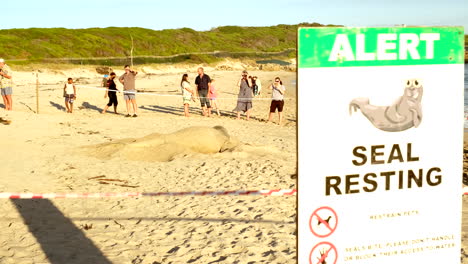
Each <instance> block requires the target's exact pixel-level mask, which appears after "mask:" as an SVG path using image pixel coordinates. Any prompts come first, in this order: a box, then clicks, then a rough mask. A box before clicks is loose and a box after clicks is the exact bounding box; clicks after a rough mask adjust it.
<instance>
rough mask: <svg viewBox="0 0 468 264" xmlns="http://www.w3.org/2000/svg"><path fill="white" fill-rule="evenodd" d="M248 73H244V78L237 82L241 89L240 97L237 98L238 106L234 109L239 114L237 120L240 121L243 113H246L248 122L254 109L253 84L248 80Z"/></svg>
mask: <svg viewBox="0 0 468 264" xmlns="http://www.w3.org/2000/svg"><path fill="white" fill-rule="evenodd" d="M247 75H248V73H247V71H246V70H244V71H243V72H242V77H241V78H240V80H239V81H238V82H237V86H238V87H239V95H238V96H237V106H236V108H235V109H234V111H235V112H237V120H239V119H240V114H241V112H244V113H246V116H247V118H246V119H247V120H249V119H250V112H251V109H252V83H251V82H250V79H249V78H247Z"/></svg>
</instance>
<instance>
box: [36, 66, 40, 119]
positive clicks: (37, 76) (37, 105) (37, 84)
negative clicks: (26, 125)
mask: <svg viewBox="0 0 468 264" xmlns="http://www.w3.org/2000/svg"><path fill="white" fill-rule="evenodd" d="M36 114H39V71H37V72H36Z"/></svg>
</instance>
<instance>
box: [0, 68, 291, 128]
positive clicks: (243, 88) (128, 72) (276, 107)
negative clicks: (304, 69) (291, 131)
mask: <svg viewBox="0 0 468 264" xmlns="http://www.w3.org/2000/svg"><path fill="white" fill-rule="evenodd" d="M124 70H125V73H124V74H122V75H121V76H120V77H119V78H118V80H119V82H120V83H122V84H123V91H122V92H123V96H124V100H125V104H126V110H127V113H126V115H125V117H138V105H137V102H136V94H137V91H136V88H135V78H136V76H137V74H138V72H137V71H135V70H133V69H131V67H130V66H129V65H125V67H124ZM197 73H198V75H197V77H196V78H195V82H194V84H195V87H193V88H192V85H191V84H190V82H189V79H188V78H189V76H188V74H187V73H185V74H183V75H182V80H181V82H180V88H181V92H182V102H183V105H184V115H185V116H186V117H189V116H190V112H189V106H190V104H191V103H192V102H196V101H197V100H199V101H200V106H201V109H202V115H203V116H208V117H209V116H211V112H212V110H215V111H216V113H217V115H218V116H220V115H221V113H220V111H219V107H218V103H217V97H218V91H217V88H216V85H215V80H214V79H212V78H210V76H208V75H207V74H205V73H204V69H203V68H202V67H199V68H198V70H197ZM115 78H116V74H115V72H111V73H110V74H109V76H106V79H105V82H104V86H105V87H106V91H105V95H104V98H109V102H108V103H107V104H106V105H105V107H104V109H103V110H102V113H103V114H104V113H106V112H107V110H108V109H109V107H111V106H113V107H114V113H116V114H117V105H118V99H117V92H120V91H119V90H118V89H117V85H116V83H115ZM237 87H239V93H238V98H237V105H236V108H235V109H234V110H233V111H234V112H237V119H240V116H241V113H242V112H243V113H245V115H246V119H247V120H249V119H250V114H251V110H252V101H253V99H254V97H255V96H258V95H259V94H260V92H261V89H262V86H261V81H260V80H259V79H258V78H257V77H256V76H248V72H247V71H245V70H244V71H242V75H241V77H240V78H239V81H238V82H237ZM0 88H1V95H2V98H3V102H4V105H5V109H6V110H7V111H11V110H12V104H13V101H12V94H13V91H12V90H13V89H12V72H11V69H10V67H9V66H8V65H6V63H5V60H4V59H0ZM268 88H269V89H271V90H272V101H271V105H270V112H269V115H268V122H271V121H272V119H273V115H274V113H275V112H276V111H278V118H279V121H278V124H279V125H281V124H282V121H283V113H282V112H283V107H284V93H285V91H286V88H285V86H284V85H283V83H282V81H281V79H280V78H279V77H276V78H275V81H274V83H272V84H271V85H269V86H268ZM76 91H77V89H76V86H75V84H74V83H73V79H72V78H68V80H67V82H66V83H65V85H64V87H63V97H64V98H65V107H66V110H67V113H73V103H74V102H75V100H76V98H77V95H76Z"/></svg>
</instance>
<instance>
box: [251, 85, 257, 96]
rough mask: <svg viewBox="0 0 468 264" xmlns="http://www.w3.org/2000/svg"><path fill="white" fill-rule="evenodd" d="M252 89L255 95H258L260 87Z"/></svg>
mask: <svg viewBox="0 0 468 264" xmlns="http://www.w3.org/2000/svg"><path fill="white" fill-rule="evenodd" d="M252 88H253V93H254V95H258V85H256V84H254V85H253V87H252Z"/></svg>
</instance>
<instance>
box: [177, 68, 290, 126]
mask: <svg viewBox="0 0 468 264" xmlns="http://www.w3.org/2000/svg"><path fill="white" fill-rule="evenodd" d="M197 72H198V76H197V77H196V78H195V89H192V88H191V85H190V82H189V81H188V74H186V73H184V74H183V75H182V80H181V82H180V86H181V90H182V98H183V104H184V115H185V116H187V117H188V116H190V113H189V105H190V103H191V102H195V101H196V99H197V98H198V99H199V100H200V105H201V108H202V114H203V115H204V116H210V115H211V111H212V108H213V107H214V109H215V110H216V112H217V114H218V115H220V112H219V107H218V105H217V103H216V98H217V90H216V86H215V80H214V79H211V78H210V77H209V76H208V75H207V74H205V73H204V70H203V68H202V67H200V68H198V70H197ZM237 87H239V94H238V96H237V105H236V108H235V109H234V112H237V119H240V116H241V113H242V112H243V113H245V115H246V119H247V120H249V119H250V113H251V110H252V101H253V97H254V96H257V95H260V92H261V81H260V80H259V79H258V77H257V76H248V72H247V71H246V70H244V71H242V75H241V78H240V79H239V81H238V82H237ZM268 88H270V89H271V90H272V101H271V105H270V112H269V115H268V122H271V121H272V119H273V114H274V113H275V112H276V111H278V119H279V121H278V124H280V125H281V124H282V121H283V107H284V93H285V91H286V87H285V86H284V85H283V82H282V81H281V79H280V78H279V77H276V78H275V82H274V83H272V84H271V85H270V86H268ZM212 106H213V107H212Z"/></svg>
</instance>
